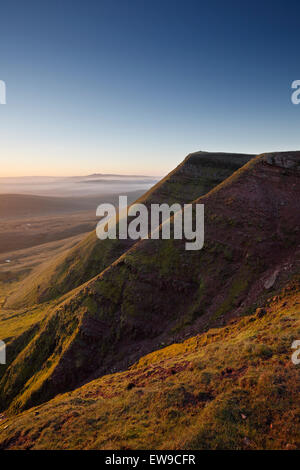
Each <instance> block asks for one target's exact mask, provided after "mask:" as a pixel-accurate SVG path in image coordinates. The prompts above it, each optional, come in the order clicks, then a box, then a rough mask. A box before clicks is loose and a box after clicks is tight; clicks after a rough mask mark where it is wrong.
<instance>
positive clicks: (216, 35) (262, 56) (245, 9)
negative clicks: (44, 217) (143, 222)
mask: <svg viewBox="0 0 300 470" xmlns="http://www.w3.org/2000/svg"><path fill="white" fill-rule="evenodd" d="M299 14H300V3H299V2H297V1H276V0H273V1H268V0H264V1H256V0H251V1H249V0H243V1H242V2H241V1H233V0H226V2H225V1H223V0H222V1H215V0H211V1H210V2H207V1H200V0H198V1H193V0H184V1H183V0H182V1H181V0H180V1H177V0H172V1H168V0H159V1H157V0H147V1H144V0H130V1H127V0H97V1H92V0H85V1H76V0H72V1H69V0H60V1H57V0H51V1H48V0H44V1H42V2H41V1H31V0H27V1H26V2H24V1H23V0H22V1H16V0H10V1H9V2H5V4H4V2H2V3H1V6H0V18H1V25H0V80H3V81H5V83H6V93H7V104H6V105H0V163H1V166H0V168H1V171H0V176H21V175H53V176H56V175H65V176H68V175H85V174H91V173H96V172H100V173H123V174H143V175H144V174H148V175H158V176H162V175H164V174H166V173H168V172H169V171H170V170H172V169H173V168H174V167H175V166H176V165H177V164H178V163H180V162H181V161H182V160H183V158H184V157H185V156H186V155H187V154H188V153H191V152H195V151H198V150H205V151H225V152H245V153H255V154H258V153H262V152H266V151H276V150H297V149H300V132H299V128H300V105H298V106H296V105H293V104H292V102H291V94H292V90H291V83H292V82H293V81H294V80H297V79H299V80H300V61H299V46H300V28H299Z"/></svg>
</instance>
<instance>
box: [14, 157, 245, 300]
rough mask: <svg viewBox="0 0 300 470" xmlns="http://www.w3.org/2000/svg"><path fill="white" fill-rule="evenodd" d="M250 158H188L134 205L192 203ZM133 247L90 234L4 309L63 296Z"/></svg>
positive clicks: (32, 278)
mask: <svg viewBox="0 0 300 470" xmlns="http://www.w3.org/2000/svg"><path fill="white" fill-rule="evenodd" d="M252 157H253V155H244V154H225V153H208V152H197V153H193V154H190V155H188V156H187V157H186V158H185V160H184V161H183V162H182V163H181V164H180V165H179V166H178V167H177V168H175V170H173V171H172V172H171V173H170V174H169V175H167V176H166V177H165V178H164V179H163V180H161V181H160V182H159V183H157V184H156V185H155V186H154V187H153V188H152V189H151V190H150V191H148V192H147V193H146V194H145V195H144V196H142V197H141V198H140V199H138V202H142V203H144V204H146V205H147V206H149V205H150V204H152V203H164V202H165V203H169V204H172V203H174V202H179V203H181V204H183V203H189V202H192V201H193V200H194V199H196V198H197V197H199V196H201V195H203V194H206V193H207V192H208V191H210V190H211V189H212V188H214V187H215V186H217V185H218V184H219V183H221V182H222V181H223V180H225V179H226V178H228V177H229V176H230V175H231V174H232V173H233V172H234V171H236V170H237V169H238V168H240V167H241V166H243V165H244V164H245V163H247V162H248V161H249V159H251V158H252ZM134 243H135V242H134V241H132V240H103V241H100V240H99V239H98V238H97V237H96V233H95V232H93V233H91V234H90V235H89V236H88V237H87V238H85V239H84V240H83V241H82V242H81V243H79V244H78V245H77V246H76V247H74V248H73V249H72V250H70V251H69V252H67V253H66V254H63V255H60V256H59V257H57V258H55V259H54V260H53V261H52V262H51V263H48V264H47V266H42V267H41V269H40V270H38V271H37V272H36V273H34V274H33V275H32V276H30V277H28V279H26V280H25V281H24V283H22V284H21V285H20V286H18V288H17V290H16V291H15V293H14V294H13V295H11V297H10V298H9V299H8V301H7V303H6V305H7V306H9V307H20V306H23V305H32V304H35V303H40V302H45V301H48V300H50V299H53V298H56V297H58V296H60V295H62V294H65V293H66V292H68V291H70V290H72V289H74V288H75V287H77V286H79V285H80V284H82V283H83V282H85V281H87V280H89V279H91V278H92V277H94V276H96V275H97V274H99V273H101V272H102V271H103V270H104V269H105V268H107V267H108V266H110V264H111V263H112V262H114V261H115V260H117V259H118V258H119V257H120V256H121V255H122V254H123V253H124V252H126V251H127V250H128V249H129V248H130V247H131V246H132V245H133V244H134Z"/></svg>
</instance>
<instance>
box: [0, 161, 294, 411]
mask: <svg viewBox="0 0 300 470" xmlns="http://www.w3.org/2000/svg"><path fill="white" fill-rule="evenodd" d="M276 155H277V156H276V158H275V157H274V156H273V155H262V156H259V157H257V158H255V159H253V160H251V161H250V162H249V163H247V164H246V165H245V166H244V167H243V168H242V169H240V170H238V171H237V172H235V173H234V174H233V175H232V176H231V177H229V178H227V180H226V181H225V182H224V183H221V184H220V185H218V187H217V188H215V189H213V190H212V191H210V192H209V193H208V194H207V195H205V196H202V197H201V198H199V199H197V201H198V202H202V203H204V204H205V245H204V248H203V249H202V250H200V251H195V252H187V251H186V250H185V242H184V240H183V241H181V240H175V241H173V240H142V241H140V242H138V243H137V244H135V245H134V246H133V247H132V248H131V249H130V250H128V251H127V252H126V253H125V254H124V255H122V256H121V257H120V258H119V259H118V260H117V261H116V262H115V263H113V264H112V265H111V266H110V267H109V268H107V269H106V270H105V271H103V272H102V273H101V274H100V275H98V276H96V277H95V278H93V279H92V280H90V281H88V282H87V283H86V284H84V285H82V286H80V287H78V288H77V289H75V290H74V291H72V292H70V293H69V294H68V295H67V298H64V299H62V301H61V303H59V304H58V305H57V306H54V305H52V306H47V307H45V315H44V319H43V321H41V322H40V324H39V325H38V328H37V330H36V331H34V333H33V334H31V333H30V334H27V335H25V336H23V340H22V348H20V339H19V338H16V340H15V341H14V342H12V344H11V352H10V354H9V360H8V365H7V367H6V371H5V372H3V375H2V379H1V382H0V389H1V395H0V406H1V408H2V409H6V408H9V412H10V413H16V412H19V411H20V410H22V409H24V408H29V407H32V406H33V405H37V404H39V403H42V402H45V401H47V400H49V399H51V398H52V397H54V396H55V395H56V394H57V393H60V392H65V391H67V390H71V389H73V388H76V387H78V386H79V385H81V384H82V383H83V382H87V381H91V380H92V379H93V378H96V377H99V376H101V375H103V374H106V373H108V372H112V371H116V370H125V369H127V368H128V367H129V366H130V365H132V364H133V363H134V362H135V361H136V360H137V359H138V358H140V357H142V356H144V355H145V354H147V353H149V352H151V351H154V350H156V349H158V348H160V347H161V345H163V344H165V345H166V344H171V343H173V342H176V341H178V340H179V339H182V338H184V337H187V336H193V335H195V334H196V333H199V332H202V331H205V330H207V329H208V328H211V327H213V326H222V325H224V324H226V323H227V322H228V321H229V320H230V319H231V318H233V317H239V316H242V315H246V314H249V313H251V312H252V311H254V310H255V309H256V307H257V306H260V304H261V303H262V302H264V300H265V298H266V297H267V296H269V295H270V292H272V290H274V289H275V290H276V289H278V288H280V286H282V285H284V284H285V283H286V282H287V281H288V280H289V279H291V278H292V276H293V275H294V274H296V273H297V272H299V237H298V234H297V230H298V229H297V227H299V226H300V219H299V217H300V214H299V199H300V194H299V191H300V185H299V158H300V156H299V153H293V154H291V153H288V154H276ZM277 157H278V158H279V157H280V158H279V160H278V161H277V160H276V159H277ZM280 159H281V160H282V162H281V160H280ZM275 160H276V161H275Z"/></svg>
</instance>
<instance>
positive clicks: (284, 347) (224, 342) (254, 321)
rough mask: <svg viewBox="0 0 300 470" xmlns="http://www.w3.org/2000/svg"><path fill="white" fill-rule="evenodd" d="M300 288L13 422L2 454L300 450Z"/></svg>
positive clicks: (1, 439) (3, 428) (2, 427)
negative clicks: (299, 354) (299, 353)
mask: <svg viewBox="0 0 300 470" xmlns="http://www.w3.org/2000/svg"><path fill="white" fill-rule="evenodd" d="M299 287H300V286H299V280H298V281H292V282H290V283H289V284H287V285H286V287H285V288H284V289H283V290H282V291H281V292H279V293H278V295H277V296H275V298H274V299H270V300H269V301H268V302H267V303H266V304H265V305H263V308H261V309H259V310H258V311H257V312H256V313H255V314H254V315H251V316H247V317H245V318H243V319H240V320H239V321H237V322H233V323H231V324H230V325H229V326H227V327H225V328H219V329H212V330H210V331H209V332H207V333H204V334H200V335H197V336H195V337H193V338H191V339H189V340H186V341H184V342H183V343H181V344H173V345H172V346H169V347H167V348H163V349H160V350H158V351H155V352H154V353H151V354H149V355H148V356H145V357H143V358H141V359H140V361H139V362H138V363H136V364H135V365H134V366H132V367H131V368H130V369H129V370H127V371H125V372H122V373H116V374H111V375H107V376H104V377H102V378H100V379H97V380H95V381H92V382H90V383H88V384H87V385H85V386H83V387H81V388H78V389H77V390H75V391H74V392H72V393H66V394H65V395H59V396H57V397H56V398H55V399H53V400H51V401H49V402H48V403H46V404H43V405H41V406H38V407H36V408H33V409H32V410H29V411H26V412H25V413H22V414H20V415H19V416H17V417H12V418H9V419H7V417H6V416H5V415H4V417H3V419H2V421H1V422H0V433H1V434H0V448H1V449H115V450H118V449H191V450H194V449H247V450H250V449H251V450H255V449H284V450H293V449H299V447H300V419H299V418H300V416H299V410H300V395H299V381H300V369H299V366H295V365H294V364H293V363H292V361H291V352H292V350H291V344H292V342H293V341H294V339H295V335H296V334H297V333H299V332H300V321H299V301H300V296H299Z"/></svg>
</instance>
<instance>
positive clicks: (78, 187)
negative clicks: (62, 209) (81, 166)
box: [0, 174, 159, 197]
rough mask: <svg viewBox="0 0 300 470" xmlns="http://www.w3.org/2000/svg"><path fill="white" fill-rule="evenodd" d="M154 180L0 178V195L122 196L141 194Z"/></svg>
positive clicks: (120, 176) (120, 178) (156, 179)
mask: <svg viewBox="0 0 300 470" xmlns="http://www.w3.org/2000/svg"><path fill="white" fill-rule="evenodd" d="M158 180H159V178H158V177H156V178H155V177H147V176H131V175H129V176H122V175H97V174H96V175H91V176H84V177H77V176H76V177H69V178H64V177H45V176H42V177H39V176H35V177H20V178H0V194H32V195H36V196H60V197H82V196H93V195H97V194H101V195H102V196H103V195H105V194H126V193H128V192H132V191H143V192H145V191H147V190H148V189H150V188H151V186H153V185H154V184H155V183H156V182H157V181H158Z"/></svg>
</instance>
